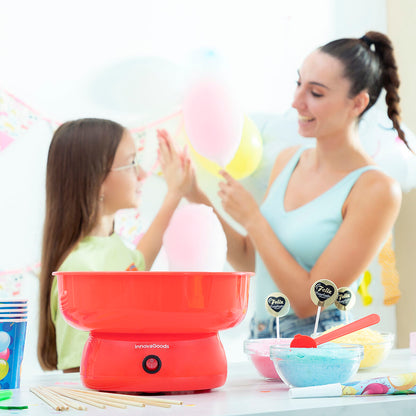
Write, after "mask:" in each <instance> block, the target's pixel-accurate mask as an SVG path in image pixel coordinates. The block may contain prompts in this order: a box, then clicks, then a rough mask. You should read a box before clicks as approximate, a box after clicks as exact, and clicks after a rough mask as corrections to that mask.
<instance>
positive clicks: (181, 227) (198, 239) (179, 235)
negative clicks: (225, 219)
mask: <svg viewBox="0 0 416 416" xmlns="http://www.w3.org/2000/svg"><path fill="white" fill-rule="evenodd" d="M163 247H164V249H165V252H166V256H167V258H168V264H169V270H170V271H206V272H221V271H223V268H224V265H225V261H226V256H227V240H226V237H225V234H224V231H223V229H222V226H221V223H220V221H219V219H218V217H217V216H216V215H215V213H214V211H213V209H212V208H211V207H208V206H206V205H198V204H189V205H185V206H183V207H180V208H178V209H177V210H176V211H175V213H174V214H173V216H172V218H171V220H170V223H169V226H168V228H167V229H166V231H165V234H164V236H163Z"/></svg>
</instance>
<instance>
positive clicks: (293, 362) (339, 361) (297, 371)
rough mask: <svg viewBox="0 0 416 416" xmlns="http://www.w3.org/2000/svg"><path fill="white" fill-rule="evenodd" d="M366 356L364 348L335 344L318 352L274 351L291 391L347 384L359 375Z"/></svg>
mask: <svg viewBox="0 0 416 416" xmlns="http://www.w3.org/2000/svg"><path fill="white" fill-rule="evenodd" d="M363 354H364V349H363V346H362V345H353V344H336V343H332V342H328V343H325V344H322V345H319V346H318V348H296V347H295V348H294V347H290V346H288V345H287V346H284V345H274V346H271V348H270V358H271V359H272V360H273V363H274V365H275V368H276V371H277V374H278V375H279V376H280V378H281V379H282V380H283V381H284V382H285V383H286V384H287V385H288V386H290V387H308V386H320V385H324V384H331V383H345V382H347V381H348V380H349V379H350V378H351V377H353V376H354V375H355V374H356V372H357V371H358V368H359V366H360V362H361V359H362V358H363Z"/></svg>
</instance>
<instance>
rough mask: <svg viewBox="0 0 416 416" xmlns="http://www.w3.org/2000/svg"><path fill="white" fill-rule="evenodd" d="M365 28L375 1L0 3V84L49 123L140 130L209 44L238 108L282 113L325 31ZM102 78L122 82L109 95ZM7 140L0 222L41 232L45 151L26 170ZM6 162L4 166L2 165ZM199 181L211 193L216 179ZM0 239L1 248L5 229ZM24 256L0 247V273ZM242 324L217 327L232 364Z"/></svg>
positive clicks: (163, 107) (377, 17) (328, 35)
mask: <svg viewBox="0 0 416 416" xmlns="http://www.w3.org/2000/svg"><path fill="white" fill-rule="evenodd" d="M369 29H374V30H381V31H385V29H386V12H385V2H384V1H382V0H367V1H365V2H363V1H362V0H338V1H336V0H333V1H331V0H314V1H310V0H290V1H281V0H228V1H227V0H210V1H198V0H193V1H192V0H173V1H172V0H153V1H142V0H139V1H138V0H130V1H129V0H119V1H117V2H114V1H104V0H89V1H86V0H73V1H57V0H38V1H36V2H34V1H30V0H27V1H13V2H1V8H0V51H1V65H0V87H2V88H5V89H6V90H8V91H10V92H11V93H13V94H14V95H16V96H17V97H19V98H20V99H22V100H23V101H25V102H26V103H27V104H29V105H30V106H32V107H33V108H35V109H36V110H38V111H40V112H41V113H42V114H43V115H44V116H45V117H49V118H52V119H53V120H56V121H65V120H67V119H71V118H75V117H85V116H102V117H109V118H113V119H116V120H118V121H120V122H122V123H124V124H126V125H128V126H130V127H139V126H140V125H142V124H144V123H147V122H149V121H151V120H154V119H158V118H160V117H163V116H165V115H167V114H169V113H170V112H172V111H175V110H176V109H177V108H179V107H180V104H181V98H182V94H183V87H184V85H185V84H186V82H187V80H189V77H190V76H192V74H191V72H190V71H192V70H201V68H198V62H200V61H198V59H199V58H198V57H200V56H201V54H203V53H204V51H206V50H212V51H213V52H214V55H215V57H216V61H215V63H216V68H218V67H220V68H221V69H222V70H223V72H224V73H225V74H227V75H228V77H229V80H230V82H232V83H233V85H234V87H235V89H236V90H237V91H238V95H239V99H240V102H241V104H242V106H243V108H244V111H245V112H246V113H253V112H283V111H285V110H286V109H287V108H288V107H289V106H290V102H291V95H292V91H293V88H294V85H295V81H296V76H297V75H296V69H297V68H298V66H299V65H300V62H301V60H302V58H303V57H304V56H305V54H306V53H308V52H309V51H310V50H312V49H313V48H315V47H317V46H319V45H320V44H323V43H325V42H327V41H329V40H331V39H333V38H336V37H341V36H350V35H351V36H361V35H363V34H364V33H365V31H367V30H369ZM144 61H146V62H148V63H150V70H156V71H157V72H158V74H161V76H163V77H164V78H163V80H162V82H159V83H156V82H154V79H152V78H146V82H145V81H143V79H141V78H140V77H141V76H142V77H144V76H146V77H147V76H148V69H146V68H144V66H143V62H144ZM166 68H168V69H169V71H166ZM146 71H147V72H146ZM126 79H128V81H129V82H126ZM109 80H110V81H112V82H113V85H118V86H120V88H126V84H127V86H128V88H126V89H125V90H123V91H122V92H121V93H120V92H119V91H117V90H115V89H114V88H113V86H112V85H111V84H108V83H107V82H108V81H109ZM45 134H46V133H45ZM42 137H43V138H44V137H45V136H42ZM15 144H16V146H15V151H14V153H15V154H14V155H11V154H12V147H11V146H10V149H6V150H5V151H4V152H1V153H0V181H7V189H8V192H12V190H13V191H15V190H16V187H17V186H18V187H19V190H20V197H19V198H20V199H19V201H23V202H22V203H24V204H26V208H24V207H23V208H22V210H23V212H22V210H20V211H19V210H17V211H16V214H18V215H19V216H18V217H17V215H16V216H13V213H10V212H11V211H8V212H7V213H6V212H5V211H2V208H1V207H0V221H8V222H11V223H12V224H16V228H19V227H20V228H19V229H23V230H25V233H27V234H30V233H32V234H33V233H35V234H36V233H38V234H40V230H39V227H40V225H39V224H40V223H41V220H40V219H39V218H41V216H40V217H39V215H40V214H39V212H40V213H41V212H42V211H41V208H40V207H41V206H43V196H42V192H39V193H37V194H35V195H33V193H30V192H27V190H29V189H32V187H33V186H38V185H39V184H42V183H43V182H42V181H43V177H44V164H43V163H44V158H45V153H44V152H45V149H44V148H42V149H43V150H42V151H41V153H42V154H41V155H38V156H36V157H39V160H41V161H42V163H39V164H37V165H36V164H35V166H32V165H30V164H29V165H28V163H26V162H25V163H24V164H23V163H22V162H21V161H22V160H26V159H27V158H29V159H30V158H32V159H33V158H35V153H30V154H29V155H28V154H27V153H26V154H25V155H24V156H23V155H22V158H20V157H19V152H22V153H24V152H25V151H26V150H25V149H26V147H25V146H24V145H23V141H22V142H21V143H20V145H18V141H16V142H15ZM18 146H19V148H17V147H18ZM2 158H3V159H2ZM6 158H7V159H8V161H9V166H10V168H9V169H8V171H7V172H6V171H5V170H2V165H1V161H2V160H5V159H6ZM3 166H5V165H4V164H3ZM3 183H4V182H3ZM209 187H210V188H209V189H208V191H209V192H210V193H212V195H215V193H216V184H215V183H213V182H210V183H209ZM146 192H147V194H146V195H148V198H144V200H143V211H144V212H145V213H146V215H149V216H150V215H151V213H152V212H153V211H154V205H157V204H158V201H160V198H161V194H162V193H163V186H159V185H157V184H156V185H155V186H153V185H152V186H148V190H147V191H146ZM152 192H153V195H152ZM5 193H6V191H5ZM1 198H7V195H4V194H3V195H1ZM31 207H36V209H35V210H34V211H35V212H36V213H37V214H36V215H37V216H38V217H37V218H38V220H36V221H34V222H29V221H28V218H29V217H30V213H31ZM25 213H26V215H25ZM0 228H1V227H0ZM12 228H13V227H12ZM12 232H13V230H11V231H10V233H12ZM30 235H31V234H30ZM0 238H1V239H2V241H3V243H4V242H5V241H8V239H9V238H15V235H14V236H11V235H4V234H3V235H1V236H0ZM21 238H22V239H23V238H24V236H23V235H22V237H21ZM34 245H35V246H36V244H34ZM4 246H5V245H3V246H2V247H4ZM5 250H6V249H5ZM35 250H36V248H33V251H35ZM32 254H33V257H34V258H35V257H36V253H31V254H28V255H25V256H21V257H23V258H20V257H19V254H17V255H16V254H15V251H14V254H13V255H12V259H13V261H10V256H8V255H7V253H4V252H3V253H0V270H5V269H7V268H11V267H16V268H17V267H19V265H20V264H21V265H22V266H26V265H27V263H28V262H29V257H30V256H31V255H32ZM7 259H9V262H8V261H6V260H7ZM11 263H12V264H11ZM250 313H251V310H250V311H249V313H248V315H250ZM247 325H248V319H246V320H245V321H244V322H243V323H242V324H241V325H240V326H238V327H237V328H233V329H231V330H229V331H226V332H225V333H224V334H222V336H223V339H224V343H225V345H226V350H227V355H228V356H229V359H231V360H239V359H241V358H242V357H243V356H244V355H243V353H242V339H244V338H245V336H246V333H247V332H246V331H247ZM32 333H33V334H35V331H32ZM31 342H32V344H33V345H34V343H35V340H32V341H31ZM31 352H32V353H34V349H33V348H32V350H31Z"/></svg>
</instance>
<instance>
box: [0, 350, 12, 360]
mask: <svg viewBox="0 0 416 416" xmlns="http://www.w3.org/2000/svg"><path fill="white" fill-rule="evenodd" d="M9 356H10V350H9V349H8V348H6V349H5V350H4V351H1V352H0V359H2V360H5V361H7V360H8V358H9Z"/></svg>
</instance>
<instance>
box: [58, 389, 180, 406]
mask: <svg viewBox="0 0 416 416" xmlns="http://www.w3.org/2000/svg"><path fill="white" fill-rule="evenodd" d="M58 388H62V387H58ZM71 390H73V391H76V392H81V393H89V394H98V395H100V396H101V395H104V396H107V397H114V398H121V397H123V398H124V397H125V398H128V399H129V400H137V401H138V402H143V403H149V404H150V403H163V404H175V405H182V404H183V402H182V401H180V400H170V399H160V398H157V397H147V396H136V395H133V394H122V393H106V392H97V391H95V390H81V389H71Z"/></svg>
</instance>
